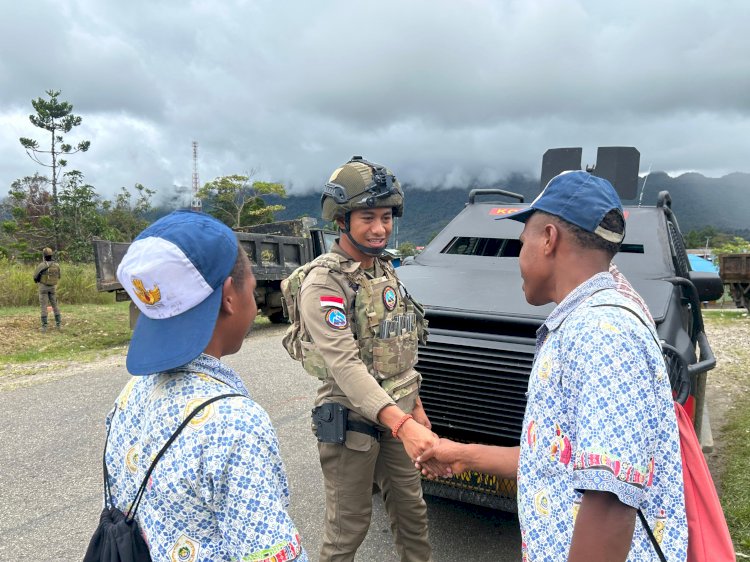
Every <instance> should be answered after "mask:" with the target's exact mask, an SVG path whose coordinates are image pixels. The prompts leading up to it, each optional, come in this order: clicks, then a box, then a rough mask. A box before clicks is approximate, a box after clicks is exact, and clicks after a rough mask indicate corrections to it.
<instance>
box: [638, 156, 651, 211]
mask: <svg viewBox="0 0 750 562" xmlns="http://www.w3.org/2000/svg"><path fill="white" fill-rule="evenodd" d="M652 165H653V162H652V163H651V164H649V165H648V173H647V174H646V177H645V178H643V185H642V186H641V195H640V197H638V206H639V207H640V206H641V204H642V203H643V192H644V191H646V182H647V181H648V178H649V176H651V166H652Z"/></svg>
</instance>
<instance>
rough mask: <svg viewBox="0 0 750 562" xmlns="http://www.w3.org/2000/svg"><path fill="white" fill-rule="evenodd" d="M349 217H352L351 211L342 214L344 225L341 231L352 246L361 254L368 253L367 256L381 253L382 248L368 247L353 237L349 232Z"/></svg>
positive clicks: (375, 255)
mask: <svg viewBox="0 0 750 562" xmlns="http://www.w3.org/2000/svg"><path fill="white" fill-rule="evenodd" d="M351 217H352V213H351V211H350V212H348V213H346V214H345V215H344V227H343V228H341V232H343V233H344V234H346V237H347V238H348V239H349V241H350V242H351V243H352V244H353V245H354V247H355V248H357V249H358V250H359V251H360V252H362V253H363V254H365V255H368V256H373V257H378V256H380V255H382V254H383V250H378V249H376V248H369V247H367V246H365V245H364V244H360V243H359V242H357V241H356V240H355V239H354V237H353V236H352V233H351Z"/></svg>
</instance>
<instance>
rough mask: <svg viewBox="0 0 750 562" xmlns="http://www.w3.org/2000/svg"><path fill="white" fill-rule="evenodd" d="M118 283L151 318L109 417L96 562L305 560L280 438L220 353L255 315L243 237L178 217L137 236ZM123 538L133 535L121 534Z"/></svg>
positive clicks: (131, 353)
mask: <svg viewBox="0 0 750 562" xmlns="http://www.w3.org/2000/svg"><path fill="white" fill-rule="evenodd" d="M117 278H118V280H119V281H120V283H121V284H122V286H123V288H124V289H125V290H126V291H127V292H128V295H129V296H130V298H131V299H132V300H133V302H134V303H135V304H136V305H137V306H138V308H139V310H140V313H141V314H140V316H139V318H138V321H137V323H136V326H135V330H134V332H133V336H132V339H131V341H130V346H129V348H128V354H127V360H126V365H127V368H128V371H129V372H130V373H131V374H132V375H134V377H133V378H132V379H131V380H130V382H128V384H127V385H126V386H125V388H124V389H123V390H122V392H121V393H120V395H119V397H118V398H117V400H116V401H115V403H114V407H113V409H112V411H111V412H110V413H109V415H108V416H107V420H106V426H107V432H108V433H107V440H106V446H105V455H104V478H105V483H104V499H105V510H104V512H103V513H102V523H101V524H100V527H99V530H98V531H97V533H96V534H95V536H94V538H93V539H92V541H91V543H90V546H89V551H88V553H87V557H86V558H85V560H86V562H89V561H95V560H105V559H106V560H111V559H122V560H129V559H137V560H140V559H147V558H138V557H132V556H130V554H127V555H123V553H122V552H119V554H120V556H121V558H109V557H108V555H107V554H106V553H107V552H108V551H107V548H115V547H116V548H118V549H120V548H121V546H122V545H123V544H130V542H131V540H130V539H132V540H134V541H136V542H139V543H141V544H142V543H143V542H145V543H146V544H147V545H148V550H149V554H150V558H151V559H153V560H183V561H190V562H217V561H222V560H223V561H230V560H286V561H291V560H296V561H298V562H306V561H307V560H308V558H307V554H306V552H305V550H304V549H303V547H302V544H301V540H300V535H299V532H298V531H297V528H296V526H295V524H294V522H293V521H292V519H291V518H290V516H289V514H288V512H287V510H288V507H289V488H288V482H287V476H286V473H285V469H284V464H283V462H282V459H281V456H280V453H279V442H278V438H277V436H276V432H275V430H274V428H273V426H272V425H271V421H270V419H269V417H268V414H267V413H266V412H265V410H263V408H261V406H259V405H258V404H257V403H255V402H254V401H253V400H252V398H251V397H250V394H249V393H248V390H247V388H246V387H245V385H244V383H243V382H242V379H241V378H240V377H239V375H238V374H237V373H236V372H235V371H234V370H233V369H231V368H230V367H229V366H228V365H227V364H226V363H224V362H223V361H222V357H224V356H225V355H230V354H233V353H236V352H238V351H239V350H240V348H241V346H242V344H243V342H244V339H245V336H246V335H247V333H248V330H249V329H250V327H251V326H252V323H253V320H254V319H255V315H256V313H257V307H256V303H255V296H254V290H255V286H256V282H255V277H254V275H253V272H252V268H251V264H250V261H249V259H248V257H247V254H246V253H245V252H244V250H242V248H241V247H240V246H239V244H238V242H237V238H236V236H235V234H234V233H233V232H232V231H231V230H230V229H229V228H228V227H227V226H226V225H224V224H223V223H222V222H220V221H218V220H216V219H215V218H213V217H210V216H209V215H205V214H203V213H197V212H192V211H175V212H173V213H171V214H169V215H167V216H166V217H163V218H161V219H159V220H158V221H156V222H155V223H153V224H152V225H151V226H149V227H148V228H146V229H145V230H144V231H143V232H141V233H140V234H139V235H138V237H137V238H136V239H135V241H134V242H133V243H132V244H131V245H130V246H129V248H128V250H127V253H126V254H125V256H124V257H123V259H122V261H121V263H120V265H119V267H118V268H117ZM123 520H125V521H126V522H128V521H129V522H130V525H131V527H130V528H128V527H127V526H125V525H123V524H122V522H123ZM133 525H135V531H134V530H133ZM118 529H119V531H118ZM120 532H121V533H123V534H124V535H125V536H126V539H127V540H126V539H123V540H120V539H118V540H117V541H114V540H113V539H112V538H111V537H113V536H116V535H117V534H118V533H120ZM144 539H145V541H144ZM114 542H116V543H117V544H113V543H114ZM131 550H135V549H131Z"/></svg>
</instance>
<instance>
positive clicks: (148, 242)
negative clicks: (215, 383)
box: [117, 211, 238, 375]
mask: <svg viewBox="0 0 750 562" xmlns="http://www.w3.org/2000/svg"><path fill="white" fill-rule="evenodd" d="M237 248H238V245H237V237H236V236H235V235H234V233H233V232H232V231H231V229H229V227H227V226H226V225H225V224H224V223H222V222H221V221H218V220H216V219H215V218H213V217H211V216H209V215H206V214H203V213H196V212H193V211H175V212H173V213H170V214H169V215H167V216H165V217H163V218H161V219H159V220H158V221H156V222H155V223H153V224H152V225H151V226H149V227H148V228H146V229H145V230H144V231H143V232H141V233H140V234H139V235H138V237H137V238H136V239H135V240H134V241H133V243H132V244H131V245H130V246H129V247H128V251H127V252H126V253H125V256H124V257H123V258H122V261H121V262H120V265H119V266H118V268H117V279H118V280H119V281H120V284H122V286H123V288H124V289H125V290H126V291H127V293H128V295H130V298H131V299H132V300H133V302H134V303H135V304H136V306H137V307H138V309H139V310H140V311H141V314H140V315H139V317H138V321H137V322H136V325H135V330H134V331H133V337H132V338H131V340H130V347H129V349H128V357H127V361H126V365H127V368H128V371H130V373H131V374H133V375H149V374H152V373H159V372H162V371H167V370H169V369H174V368H176V367H179V366H181V365H184V364H185V363H188V362H190V361H192V360H193V359H195V358H196V357H198V356H199V355H200V354H201V353H202V352H203V350H204V349H205V348H206V346H207V345H208V342H209V341H210V340H211V336H212V335H213V332H214V327H215V325H216V319H217V317H218V315H219V308H220V306H221V294H222V287H223V285H224V281H225V280H226V278H227V277H229V275H230V273H231V272H232V268H233V267H234V264H235V262H236V261H237Z"/></svg>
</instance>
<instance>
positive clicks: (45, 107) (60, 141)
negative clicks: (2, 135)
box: [19, 90, 91, 248]
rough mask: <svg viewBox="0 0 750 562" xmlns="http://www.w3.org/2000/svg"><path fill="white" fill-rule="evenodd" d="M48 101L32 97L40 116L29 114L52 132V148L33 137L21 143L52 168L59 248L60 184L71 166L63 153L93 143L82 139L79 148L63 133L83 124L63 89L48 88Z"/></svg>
mask: <svg viewBox="0 0 750 562" xmlns="http://www.w3.org/2000/svg"><path fill="white" fill-rule="evenodd" d="M47 95H48V96H49V99H48V100H45V99H43V98H37V99H35V100H31V105H32V106H33V107H34V110H35V111H36V115H29V120H30V121H31V124H32V125H34V126H35V127H39V128H40V129H45V130H46V131H49V132H50V138H51V143H50V149H49V150H42V149H40V148H39V143H38V142H37V141H35V140H33V139H29V138H26V137H21V138H20V139H19V140H20V142H21V145H22V146H23V147H24V148H25V149H26V154H28V155H29V158H31V159H32V160H33V161H34V162H36V163H37V164H40V165H42V166H45V167H47V168H51V169H52V177H51V180H52V219H53V227H54V235H55V247H56V248H57V247H59V246H60V236H59V232H58V222H59V215H58V208H57V206H58V200H57V184H58V180H59V175H60V169H61V168H64V167H65V166H67V164H68V161H67V160H66V159H65V158H62V156H67V155H70V154H75V153H76V152H86V151H87V150H88V149H89V146H90V145H91V142H90V141H81V142H79V143H78V144H77V145H76V146H75V148H74V147H73V146H72V145H70V144H67V143H66V142H65V140H64V138H63V136H62V134H61V133H69V132H70V131H71V129H72V128H73V127H77V126H78V125H80V124H81V117H79V116H77V115H74V114H73V106H72V105H71V104H70V103H68V102H66V101H59V100H58V96H59V95H60V91H59V90H47ZM47 154H48V155H49V156H50V161H45V160H44V159H45V158H46V157H45V156H42V155H47Z"/></svg>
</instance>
